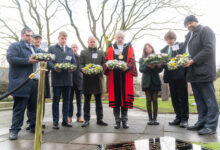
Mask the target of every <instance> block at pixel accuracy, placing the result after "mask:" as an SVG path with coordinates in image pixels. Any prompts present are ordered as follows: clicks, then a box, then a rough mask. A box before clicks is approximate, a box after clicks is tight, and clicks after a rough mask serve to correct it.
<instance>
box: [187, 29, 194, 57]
mask: <svg viewBox="0 0 220 150" xmlns="http://www.w3.org/2000/svg"><path fill="white" fill-rule="evenodd" d="M192 36H193V32H191V34H190V38H189V40H188V42H187V45H186V53H187V54H188V55H190V54H189V42H190V40H191V39H192Z"/></svg>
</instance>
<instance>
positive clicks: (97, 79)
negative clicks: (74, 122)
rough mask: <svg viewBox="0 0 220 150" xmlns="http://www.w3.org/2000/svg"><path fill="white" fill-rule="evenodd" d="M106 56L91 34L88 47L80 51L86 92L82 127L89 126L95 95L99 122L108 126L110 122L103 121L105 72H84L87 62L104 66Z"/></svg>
mask: <svg viewBox="0 0 220 150" xmlns="http://www.w3.org/2000/svg"><path fill="white" fill-rule="evenodd" d="M104 62H105V56H104V53H103V51H101V50H98V49H97V47H96V39H95V37H93V36H91V37H89V38H88V49H86V50H82V51H81V53H80V64H79V67H80V69H81V71H82V72H83V94H84V99H85V100H84V107H83V111H84V120H85V121H84V123H83V124H82V125H81V127H87V126H88V125H89V121H90V101H91V96H92V94H94V96H95V102H96V103H95V104H96V116H97V124H98V125H101V126H107V125H108V124H107V123H105V122H104V121H103V107H102V78H103V74H102V73H99V74H97V75H87V74H85V72H84V67H85V66H86V64H90V63H93V64H98V65H101V66H103V64H104Z"/></svg>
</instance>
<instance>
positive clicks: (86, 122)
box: [81, 120, 89, 127]
mask: <svg viewBox="0 0 220 150" xmlns="http://www.w3.org/2000/svg"><path fill="white" fill-rule="evenodd" d="M88 125H89V121H87V120H85V121H84V122H83V124H82V125H81V127H86V126H88Z"/></svg>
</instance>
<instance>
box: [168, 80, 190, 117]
mask: <svg viewBox="0 0 220 150" xmlns="http://www.w3.org/2000/svg"><path fill="white" fill-rule="evenodd" d="M169 87H170V94H171V100H172V104H173V108H174V111H175V114H176V119H180V120H186V121H187V120H188V119H189V102H188V90H187V88H188V86H187V82H186V81H185V80H184V79H179V80H174V81H171V82H169Z"/></svg>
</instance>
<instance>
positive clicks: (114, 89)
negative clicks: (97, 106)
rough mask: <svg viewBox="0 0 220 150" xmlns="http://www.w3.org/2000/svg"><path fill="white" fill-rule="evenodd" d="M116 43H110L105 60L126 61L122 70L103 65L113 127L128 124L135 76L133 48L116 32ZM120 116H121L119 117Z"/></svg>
mask: <svg viewBox="0 0 220 150" xmlns="http://www.w3.org/2000/svg"><path fill="white" fill-rule="evenodd" d="M115 39H116V43H115V44H113V45H112V44H111V45H110V46H109V48H108V51H107V56H106V59H105V62H107V61H108V60H113V59H117V60H121V61H124V62H126V63H127V68H126V69H124V70H110V69H109V68H108V67H107V66H106V65H104V74H105V75H107V76H108V92H109V107H112V108H113V113H114V117H115V121H116V124H115V127H114V128H115V129H119V128H120V126H121V122H122V127H123V128H129V126H128V115H127V112H128V108H130V109H132V108H133V101H134V88H133V76H137V69H136V63H135V56H134V50H133V47H132V46H131V44H130V43H128V44H124V34H123V33H122V32H118V33H117V34H116V37H115ZM120 116H121V117H120Z"/></svg>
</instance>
